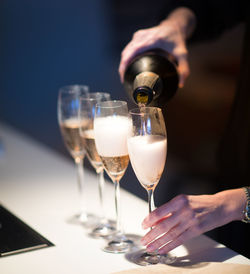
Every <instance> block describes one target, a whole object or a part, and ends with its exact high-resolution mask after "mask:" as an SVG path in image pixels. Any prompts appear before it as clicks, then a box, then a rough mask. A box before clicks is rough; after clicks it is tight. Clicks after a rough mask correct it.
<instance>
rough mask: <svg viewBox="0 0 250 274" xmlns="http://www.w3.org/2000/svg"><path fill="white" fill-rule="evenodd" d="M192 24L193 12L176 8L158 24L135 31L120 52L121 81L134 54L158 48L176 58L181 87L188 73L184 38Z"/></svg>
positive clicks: (192, 26) (190, 30)
mask: <svg viewBox="0 0 250 274" xmlns="http://www.w3.org/2000/svg"><path fill="white" fill-rule="evenodd" d="M194 26H195V15H194V14H193V12H192V11H191V10H190V9H187V8H178V9H176V10H174V11H173V12H172V13H171V14H170V15H169V16H168V18H167V19H166V20H164V21H162V22H161V23H160V24H159V25H157V26H155V27H152V28H148V29H142V30H139V31H137V32H135V33H134V35H133V38H132V40H131V41H130V42H129V43H128V45H127V46H126V47H125V48H124V50H123V51H122V54H121V61H120V66H119V74H120V78H121V81H122V82H123V80H124V73H125V70H126V68H127V66H128V64H129V63H130V61H131V60H132V59H133V58H134V57H135V56H136V55H138V54H141V53H142V52H145V51H147V50H150V49H155V48H158V49H162V50H164V51H166V52H168V53H170V54H172V55H173V56H174V57H175V58H176V60H177V62H178V72H179V77H180V81H179V86H180V87H182V86H183V85H184V81H185V79H186V78H187V76H188V75H189V65H188V61H187V54H188V51H187V47H186V39H187V38H188V37H189V35H190V34H191V33H192V31H193V29H194Z"/></svg>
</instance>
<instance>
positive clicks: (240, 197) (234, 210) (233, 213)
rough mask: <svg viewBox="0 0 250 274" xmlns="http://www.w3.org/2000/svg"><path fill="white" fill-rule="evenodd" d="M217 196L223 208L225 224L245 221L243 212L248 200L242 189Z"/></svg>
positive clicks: (220, 193) (227, 191) (226, 191)
mask: <svg viewBox="0 0 250 274" xmlns="http://www.w3.org/2000/svg"><path fill="white" fill-rule="evenodd" d="M215 195H216V196H217V198H218V199H219V200H220V203H221V207H222V215H221V217H222V219H223V222H224V223H225V224H226V223H229V222H232V221H236V220H242V219H243V217H244V214H243V211H244V208H245V205H246V200H247V199H246V195H245V193H244V190H243V189H242V188H238V189H230V190H225V191H222V192H218V193H217V194H215Z"/></svg>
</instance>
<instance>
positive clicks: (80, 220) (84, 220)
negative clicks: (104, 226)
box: [67, 213, 100, 228]
mask: <svg viewBox="0 0 250 274" xmlns="http://www.w3.org/2000/svg"><path fill="white" fill-rule="evenodd" d="M99 221H100V218H98V216H96V215H94V214H90V213H79V214H75V215H73V216H72V217H70V218H69V219H68V220H67V222H68V223H69V224H75V225H82V226H84V227H85V228H93V227H95V226H96V225H97V223H98V222H99Z"/></svg>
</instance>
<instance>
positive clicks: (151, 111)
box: [127, 107, 173, 265]
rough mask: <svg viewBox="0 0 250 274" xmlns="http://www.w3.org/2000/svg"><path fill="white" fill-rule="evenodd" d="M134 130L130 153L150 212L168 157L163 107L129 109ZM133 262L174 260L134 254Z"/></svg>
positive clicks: (130, 137)
mask: <svg viewBox="0 0 250 274" xmlns="http://www.w3.org/2000/svg"><path fill="white" fill-rule="evenodd" d="M129 114H130V116H131V119H132V124H133V127H132V130H131V132H130V135H129V136H128V139H127V142H128V151H129V157H130V161H131V165H132V168H133V170H134V172H135V175H136V177H137V179H138V181H139V182H140V184H141V185H142V187H144V188H145V189H146V191H147V193H148V206H149V213H150V212H151V211H152V210H153V209H154V197H153V194H154V190H155V188H156V186H157V184H158V182H159V181H160V178H161V175H162V172H163V169H164V166H165V162H166V156H167V132H166V126H165V122H164V118H163V115H162V112H161V109H160V108H156V107H143V108H136V109H133V110H130V112H129ZM130 260H131V261H133V262H134V263H136V264H139V265H150V264H157V263H165V264H166V263H171V262H173V257H170V256H169V255H160V254H157V252H153V253H149V252H146V250H145V249H143V250H139V251H138V252H135V253H134V254H133V256H131V257H130Z"/></svg>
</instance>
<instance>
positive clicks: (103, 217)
mask: <svg viewBox="0 0 250 274" xmlns="http://www.w3.org/2000/svg"><path fill="white" fill-rule="evenodd" d="M97 174H98V177H99V184H98V190H99V202H100V210H101V220H102V222H105V221H106V214H105V209H104V203H103V193H104V186H105V180H104V170H103V168H102V169H101V171H100V172H99V173H97Z"/></svg>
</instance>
